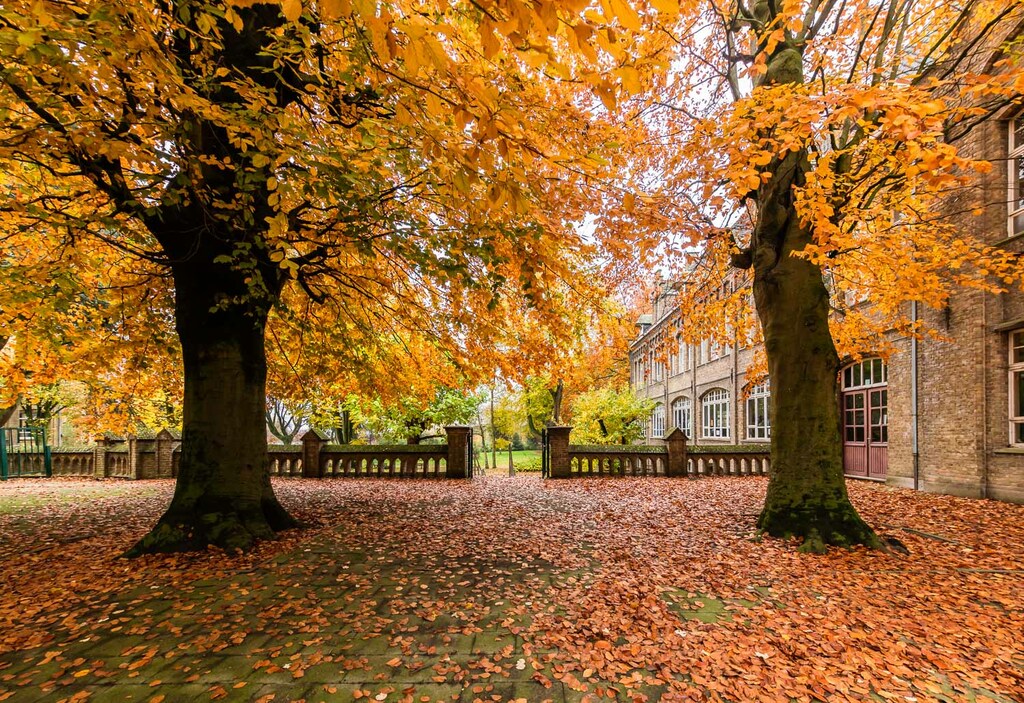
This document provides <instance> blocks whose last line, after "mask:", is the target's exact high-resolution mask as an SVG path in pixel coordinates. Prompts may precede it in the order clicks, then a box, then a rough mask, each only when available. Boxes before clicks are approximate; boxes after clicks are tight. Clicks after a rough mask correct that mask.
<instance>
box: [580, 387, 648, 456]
mask: <svg viewBox="0 0 1024 703" xmlns="http://www.w3.org/2000/svg"><path fill="white" fill-rule="evenodd" d="M654 406H655V401H653V400H651V399H649V398H640V397H637V395H636V394H635V393H633V392H632V391H631V390H630V389H628V388H626V389H623V390H616V389H613V388H600V389H595V390H593V391H588V392H586V393H583V394H581V395H579V396H578V397H577V398H576V400H575V401H574V402H573V404H572V441H573V442H575V443H577V444H631V443H633V442H636V441H638V440H640V439H643V437H644V420H646V419H647V418H648V417H650V415H651V411H653V410H654Z"/></svg>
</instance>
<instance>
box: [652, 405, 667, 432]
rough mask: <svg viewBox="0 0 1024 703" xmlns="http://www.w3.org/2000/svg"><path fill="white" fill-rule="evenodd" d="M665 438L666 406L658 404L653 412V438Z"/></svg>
mask: <svg viewBox="0 0 1024 703" xmlns="http://www.w3.org/2000/svg"><path fill="white" fill-rule="evenodd" d="M664 436H665V406H664V405H662V404H661V403H658V404H657V405H655V406H654V410H653V411H652V412H651V437H664Z"/></svg>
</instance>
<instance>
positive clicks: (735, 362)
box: [732, 330, 746, 444]
mask: <svg viewBox="0 0 1024 703" xmlns="http://www.w3.org/2000/svg"><path fill="white" fill-rule="evenodd" d="M736 342H737V339H736V330H733V332H732V404H733V413H732V443H733V444H739V443H740V428H739V422H740V391H739V383H740V379H739V359H740V355H739V346H738V345H737V344H736ZM744 439H746V437H744Z"/></svg>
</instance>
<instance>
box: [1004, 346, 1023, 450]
mask: <svg viewBox="0 0 1024 703" xmlns="http://www.w3.org/2000/svg"><path fill="white" fill-rule="evenodd" d="M1008 341H1009V344H1008V345H1007V346H1008V347H1009V373H1008V376H1007V384H1008V386H1009V398H1010V406H1009V409H1008V415H1009V430H1010V432H1009V435H1010V437H1009V439H1010V446H1011V447H1024V415H1017V414H1016V412H1015V408H1016V407H1017V406H1018V405H1019V403H1018V400H1019V399H1018V397H1017V389H1018V388H1019V387H1020V385H1019V382H1018V381H1017V377H1018V376H1022V375H1024V329H1018V330H1012V331H1011V332H1010V333H1009V340H1008ZM1017 350H1020V354H1019V355H1017V354H1015V353H1014V352H1016V351H1017ZM1018 432H1020V434H1018ZM1018 436H1019V437H1020V439H1018Z"/></svg>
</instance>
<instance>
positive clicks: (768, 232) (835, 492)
mask: <svg viewBox="0 0 1024 703" xmlns="http://www.w3.org/2000/svg"><path fill="white" fill-rule="evenodd" d="M770 168H771V171H772V177H771V179H770V180H769V181H768V183H766V184H764V185H762V187H761V188H760V189H759V191H758V205H759V208H758V217H757V223H756V226H755V228H754V234H753V239H752V249H753V251H752V254H753V256H752V263H753V267H754V301H755V303H756V305H757V312H758V316H759V317H760V319H761V327H762V329H763V331H764V342H765V351H766V353H767V356H768V375H769V378H770V380H771V384H772V392H771V400H770V404H771V407H770V410H771V419H772V440H771V442H772V443H771V448H772V469H771V478H770V480H769V483H768V495H767V497H766V499H765V504H764V509H763V510H762V512H761V516H760V517H759V518H758V523H757V524H758V527H759V528H760V529H761V530H763V531H765V532H767V533H768V534H770V535H773V536H776V537H802V538H803V539H804V544H803V547H802V549H803V550H805V551H815V552H819V551H824V550H825V548H826V546H827V545H830V544H831V545H839V546H850V545H853V544H865V545H868V546H872V547H880V546H881V543H880V541H879V539H878V537H877V536H876V535H875V533H874V532H873V531H872V530H871V528H870V527H868V525H867V524H866V523H865V522H864V521H863V520H862V519H861V517H860V516H859V515H858V514H857V511H856V509H855V508H854V507H853V504H852V503H850V499H849V496H848V495H847V492H846V480H845V478H844V475H843V447H842V435H841V433H840V424H839V398H838V374H839V357H838V354H837V353H836V348H835V344H834V343H833V341H832V333H831V332H830V330H829V327H828V317H829V293H828V289H827V288H826V287H825V283H824V280H823V279H822V272H821V269H820V268H818V266H817V265H815V264H813V263H810V262H808V261H806V260H804V259H801V258H797V257H794V256H793V252H796V251H800V250H801V249H803V248H804V247H805V246H806V245H807V244H809V243H810V242H811V239H812V232H811V231H810V229H809V228H808V227H807V226H806V225H804V224H802V223H801V222H800V220H799V217H798V215H797V213H796V208H795V206H794V203H793V189H794V188H798V187H801V186H802V185H803V184H804V175H805V174H806V172H807V153H806V152H800V151H791V152H788V154H787V155H786V156H785V157H784V158H782V159H777V160H776V161H774V162H773V163H772V164H771V165H770Z"/></svg>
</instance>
